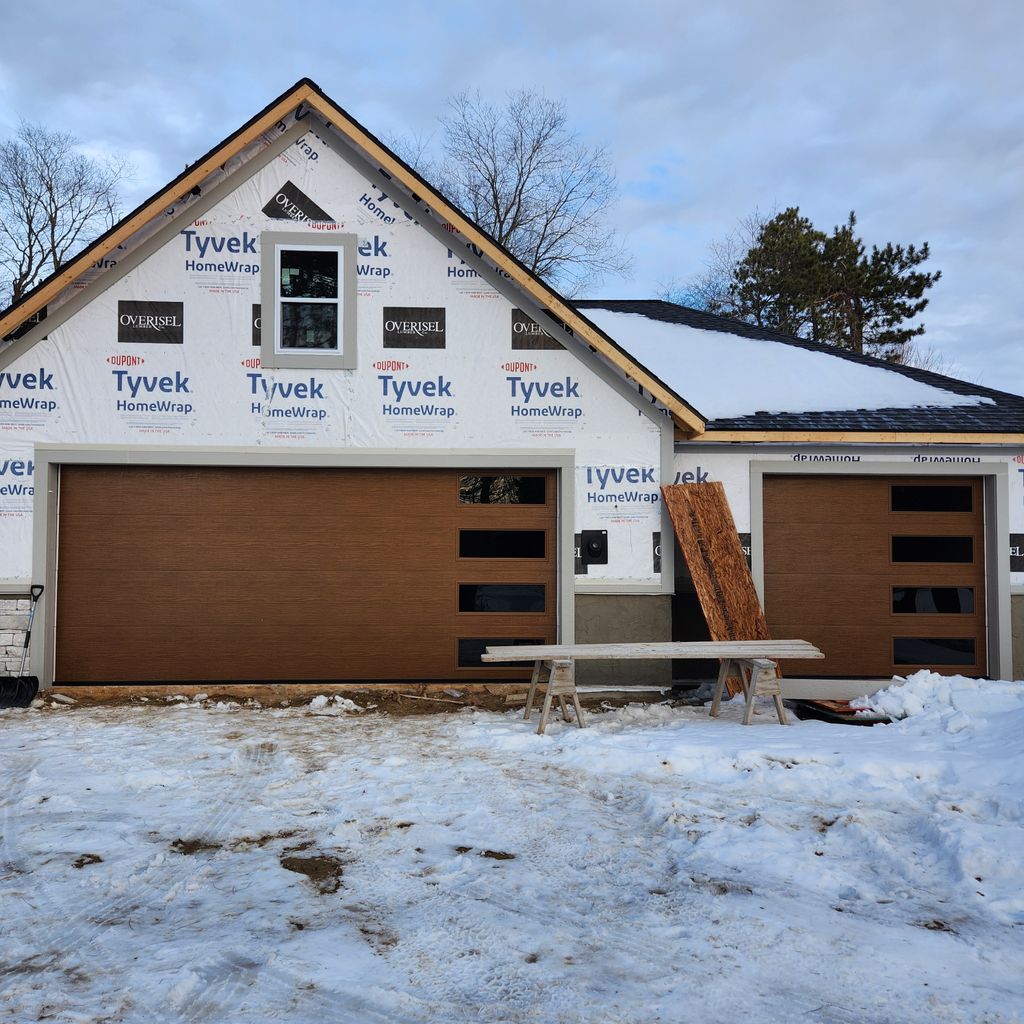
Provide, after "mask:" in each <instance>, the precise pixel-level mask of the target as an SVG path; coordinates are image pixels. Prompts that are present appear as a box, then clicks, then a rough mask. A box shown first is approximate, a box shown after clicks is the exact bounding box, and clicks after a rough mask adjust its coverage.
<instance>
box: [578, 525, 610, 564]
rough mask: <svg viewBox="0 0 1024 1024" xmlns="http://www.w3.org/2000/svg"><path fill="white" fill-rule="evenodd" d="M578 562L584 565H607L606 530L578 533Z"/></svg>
mask: <svg viewBox="0 0 1024 1024" xmlns="http://www.w3.org/2000/svg"><path fill="white" fill-rule="evenodd" d="M580 561H581V562H582V563H583V564H584V565H607V564H608V531H607V530H582V531H581V532H580Z"/></svg>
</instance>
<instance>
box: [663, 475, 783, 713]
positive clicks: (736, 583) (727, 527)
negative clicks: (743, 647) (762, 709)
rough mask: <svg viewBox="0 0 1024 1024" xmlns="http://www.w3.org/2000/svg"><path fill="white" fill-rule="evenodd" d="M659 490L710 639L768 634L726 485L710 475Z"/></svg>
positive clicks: (732, 686)
mask: <svg viewBox="0 0 1024 1024" xmlns="http://www.w3.org/2000/svg"><path fill="white" fill-rule="evenodd" d="M661 492H662V494H663V495H664V497H665V507H666V508H667V509H668V514H669V516H670V518H671V519H672V526H673V528H674V529H675V534H676V537H677V538H678V540H679V547H680V549H681V551H682V552H683V557H684V558H685V559H686V564H687V567H688V568H689V570H690V576H691V577H692V578H693V585H694V588H695V589H696V591H697V597H698V598H699V600H700V606H701V608H702V609H703V611H704V617H705V618H706V619H707V623H708V630H709V632H710V633H711V639H712V640H717V641H723V640H768V639H770V634H769V632H768V624H767V622H765V617H764V612H763V611H762V610H761V603H760V601H759V600H758V598H757V591H756V590H755V589H754V581H753V579H752V578H751V575H750V569H749V568H748V566H747V559H746V556H745V555H744V554H743V548H742V547H741V546H740V538H739V534H737V532H736V524H735V523H734V522H733V518H732V513H731V512H730V511H729V503H728V501H727V500H726V497H725V488H724V487H723V486H722V484H721V483H720V482H718V481H713V482H710V483H703V484H672V485H668V486H664V487H662V489H661ZM728 686H729V693H730V694H732V695H735V694H737V693H738V692H739V685H738V683H737V682H736V681H734V680H732V679H730V680H729V683H728Z"/></svg>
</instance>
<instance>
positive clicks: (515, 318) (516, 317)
mask: <svg viewBox="0 0 1024 1024" xmlns="http://www.w3.org/2000/svg"><path fill="white" fill-rule="evenodd" d="M564 347H565V346H564V345H562V344H561V343H560V342H558V341H556V340H555V339H554V338H552V337H551V335H550V334H548V332H547V331H545V330H544V328H543V327H541V325H540V324H538V323H536V322H535V321H534V320H532V319H531V318H530V317H528V316H527V315H526V314H525V313H524V312H523V311H522V310H521V309H513V310H512V348H513V349H534V350H536V349H557V348H564Z"/></svg>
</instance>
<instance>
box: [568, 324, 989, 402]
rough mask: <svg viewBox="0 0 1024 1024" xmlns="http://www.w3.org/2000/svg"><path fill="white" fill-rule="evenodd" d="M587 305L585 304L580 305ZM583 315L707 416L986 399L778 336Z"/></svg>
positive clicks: (986, 399) (986, 400)
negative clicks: (757, 336)
mask: <svg viewBox="0 0 1024 1024" xmlns="http://www.w3.org/2000/svg"><path fill="white" fill-rule="evenodd" d="M588 305H589V304H588ZM584 312H585V313H586V314H587V316H588V317H589V319H590V320H592V321H593V322H594V323H595V324H596V325H597V326H598V327H600V328H601V330H603V331H604V332H605V333H606V334H608V335H609V336H610V337H612V338H614V339H615V340H616V341H617V342H618V343H619V344H620V345H621V346H622V347H623V348H624V349H626V351H627V352H629V353H630V354H631V355H632V356H634V357H635V358H636V359H638V360H639V361H640V362H641V363H642V364H643V365H644V366H646V367H647V369H649V370H650V371H651V372H652V373H653V374H655V375H656V376H657V377H659V378H660V379H661V380H662V381H664V382H665V383H666V384H667V385H668V386H669V387H670V388H672V389H673V390H674V391H675V392H676V393H677V394H679V395H682V396H683V397H685V398H687V399H688V400H689V401H691V402H693V403H694V405H695V406H696V407H697V409H698V410H699V411H700V413H701V414H702V415H704V416H706V417H707V418H708V419H709V420H716V419H726V418H729V417H736V416H745V415H749V414H753V413H757V412H768V413H783V412H791V413H798V412H833V411H835V412H839V411H844V410H850V409H922V408H953V407H956V406H970V405H993V404H994V403H993V401H992V399H991V398H988V397H986V396H984V395H960V394H955V393H954V392H952V391H945V390H943V389H941V388H936V387H932V386H930V385H928V384H923V383H921V382H919V381H915V380H911V379H910V378H909V377H905V376H903V375H902V374H901V373H897V372H895V371H893V370H889V369H887V368H886V367H884V366H870V365H865V364H862V363H857V362H854V361H852V360H848V359H841V358H836V356H833V355H831V354H829V353H827V352H816V351H810V350H808V349H805V348H802V347H799V346H798V345H788V344H785V343H781V342H772V341H766V340H762V339H754V338H744V337H740V336H738V335H735V334H727V333H724V332H722V331H708V330H702V329H700V328H698V327H691V326H689V325H687V324H679V323H667V322H665V321H661V320H653V319H650V318H649V317H646V316H643V315H640V314H636V313H621V312H613V311H611V310H607V309H600V308H593V307H591V308H587V309H585V310H584Z"/></svg>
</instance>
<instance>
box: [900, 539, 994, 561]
mask: <svg viewBox="0 0 1024 1024" xmlns="http://www.w3.org/2000/svg"><path fill="white" fill-rule="evenodd" d="M892 560H893V561H894V562H957V563H963V564H969V563H971V562H973V561H974V538H973V537H922V536H911V537H893V538H892Z"/></svg>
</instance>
